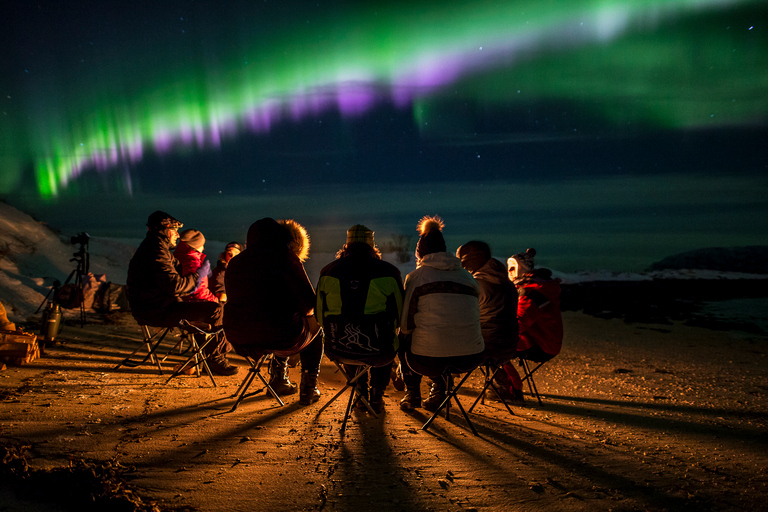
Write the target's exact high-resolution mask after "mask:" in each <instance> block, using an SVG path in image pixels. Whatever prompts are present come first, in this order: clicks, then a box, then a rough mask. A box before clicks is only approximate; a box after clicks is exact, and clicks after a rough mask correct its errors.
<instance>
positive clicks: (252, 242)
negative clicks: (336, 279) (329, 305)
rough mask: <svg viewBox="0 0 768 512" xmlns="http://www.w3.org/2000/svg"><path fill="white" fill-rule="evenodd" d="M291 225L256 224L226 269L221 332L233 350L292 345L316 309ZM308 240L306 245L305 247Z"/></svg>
mask: <svg viewBox="0 0 768 512" xmlns="http://www.w3.org/2000/svg"><path fill="white" fill-rule="evenodd" d="M291 230H292V228H291V226H290V225H283V224H278V223H277V222H276V221H275V220H274V219H261V220H259V221H256V222H255V223H254V224H253V225H251V227H250V229H249V230H248V240H247V244H248V245H247V248H246V249H245V250H244V251H243V252H241V253H240V254H238V255H237V256H235V257H234V258H232V259H231V260H230V261H229V264H228V265H227V273H226V275H225V279H224V280H225V287H226V290H227V302H226V305H225V306H224V329H225V332H226V335H227V339H228V340H229V341H230V343H232V344H233V345H256V346H258V347H259V348H261V349H266V350H270V349H271V350H281V349H285V348H287V347H289V346H291V345H292V342H293V340H295V339H296V338H297V337H298V336H299V335H300V334H301V333H302V331H303V329H304V325H305V319H304V318H303V317H305V316H307V315H310V314H311V313H312V312H313V311H314V308H315V290H314V288H313V287H312V283H310V281H309V278H308V277H307V273H306V271H305V270H304V265H303V264H302V262H301V260H299V257H298V255H297V252H296V251H292V250H291V249H289V244H290V243H291V239H292V236H293V233H291ZM308 245H309V240H308V239H307V240H306V246H307V247H308Z"/></svg>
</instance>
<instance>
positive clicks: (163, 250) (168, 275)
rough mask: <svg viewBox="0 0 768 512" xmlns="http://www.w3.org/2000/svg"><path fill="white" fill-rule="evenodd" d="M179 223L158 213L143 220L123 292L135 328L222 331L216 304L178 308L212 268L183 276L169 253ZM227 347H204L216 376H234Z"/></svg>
mask: <svg viewBox="0 0 768 512" xmlns="http://www.w3.org/2000/svg"><path fill="white" fill-rule="evenodd" d="M182 225H183V224H182V223H181V222H179V221H178V220H176V219H174V218H173V217H172V216H171V215H169V214H167V213H165V212H162V211H156V212H154V213H152V214H151V215H150V216H149V219H148V220H147V235H146V237H145V238H144V240H143V241H142V242H141V244H140V245H139V247H138V249H136V252H135V253H134V255H133V257H132V258H131V261H130V263H129V265H128V279H127V282H126V288H127V292H128V301H129V303H130V306H131V312H132V314H133V317H134V318H135V319H136V321H137V322H138V323H139V324H142V325H150V326H153V327H177V326H179V324H180V322H181V320H187V321H189V322H202V323H207V324H210V325H214V326H219V325H221V318H222V310H221V306H220V305H219V304H217V303H215V302H182V297H184V296H186V295H189V294H191V293H194V291H195V290H196V289H197V286H198V285H199V283H200V282H201V281H202V277H203V276H207V275H208V274H209V273H210V263H209V264H208V265H204V266H203V267H200V269H198V271H197V272H194V273H191V274H189V275H187V276H182V272H181V265H180V264H179V261H178V260H177V259H176V258H175V257H174V256H173V253H172V250H173V248H174V247H175V246H176V242H177V241H178V240H179V228H181V227H182ZM229 350H231V346H230V345H229V343H227V341H226V339H223V338H222V341H221V342H220V343H219V344H216V345H214V344H213V343H210V344H208V346H206V348H205V352H206V355H208V356H209V358H208V359H209V360H208V366H209V367H210V369H211V371H212V372H214V373H216V374H219V375H234V374H235V373H237V367H236V366H233V365H231V364H230V363H229V361H227V358H226V354H227V352H229Z"/></svg>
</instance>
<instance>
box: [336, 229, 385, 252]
mask: <svg viewBox="0 0 768 512" xmlns="http://www.w3.org/2000/svg"><path fill="white" fill-rule="evenodd" d="M359 244H365V246H367V248H368V249H369V252H370V254H371V255H372V256H374V257H376V258H381V251H379V249H378V247H376V242H375V241H374V239H373V230H371V229H369V228H368V227H366V226H364V225H362V224H355V225H354V226H352V227H351V228H349V229H348V230H347V242H346V243H345V244H344V245H343V246H342V248H341V249H340V250H339V252H337V253H336V258H342V257H344V256H346V255H348V254H350V252H349V251H350V247H352V248H353V249H352V250H358V249H359V248H360V247H364V246H361V245H359ZM355 247H356V248H358V249H354V248H355Z"/></svg>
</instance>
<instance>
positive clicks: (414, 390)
mask: <svg viewBox="0 0 768 512" xmlns="http://www.w3.org/2000/svg"><path fill="white" fill-rule="evenodd" d="M419 407H421V389H419V388H418V387H408V386H405V396H404V397H403V399H402V400H400V408H401V409H403V410H404V411H410V410H412V409H417V408H419Z"/></svg>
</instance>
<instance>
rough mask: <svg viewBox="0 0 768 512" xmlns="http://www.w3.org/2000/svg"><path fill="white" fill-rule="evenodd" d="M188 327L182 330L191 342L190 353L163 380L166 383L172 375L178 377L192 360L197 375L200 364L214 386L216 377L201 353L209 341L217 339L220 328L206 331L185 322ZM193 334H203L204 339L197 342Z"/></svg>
mask: <svg viewBox="0 0 768 512" xmlns="http://www.w3.org/2000/svg"><path fill="white" fill-rule="evenodd" d="M185 327H187V328H188V329H185V330H184V332H185V333H186V335H188V336H189V342H190V343H191V344H192V354H191V355H190V356H189V357H188V358H187V360H186V361H184V362H183V363H182V364H181V365H179V366H178V367H177V368H176V369H175V370H174V371H173V373H172V374H171V376H170V377H168V380H167V381H165V383H166V384H168V383H169V382H171V379H173V378H174V377H178V376H179V375H181V373H182V372H183V371H184V370H185V369H186V368H187V367H188V366H189V365H190V363H192V361H193V360H194V362H195V364H194V366H195V368H197V371H198V376H200V373H199V372H200V368H199V367H200V366H202V367H203V370H205V373H206V374H208V377H210V379H211V382H212V383H213V386H214V387H216V386H217V384H216V379H214V378H213V372H211V369H210V368H209V367H208V360H207V357H206V356H205V354H204V353H203V350H205V347H207V346H208V344H209V343H211V341H213V340H214V339H218V337H219V335H220V334H221V332H222V329H219V330H218V331H216V332H206V331H203V330H201V329H198V328H196V327H195V326H193V325H191V324H189V323H187V324H186V325H185ZM195 334H204V335H205V341H204V342H203V344H202V345H200V344H198V343H197V340H196V339H195V336H194V335H195Z"/></svg>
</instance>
